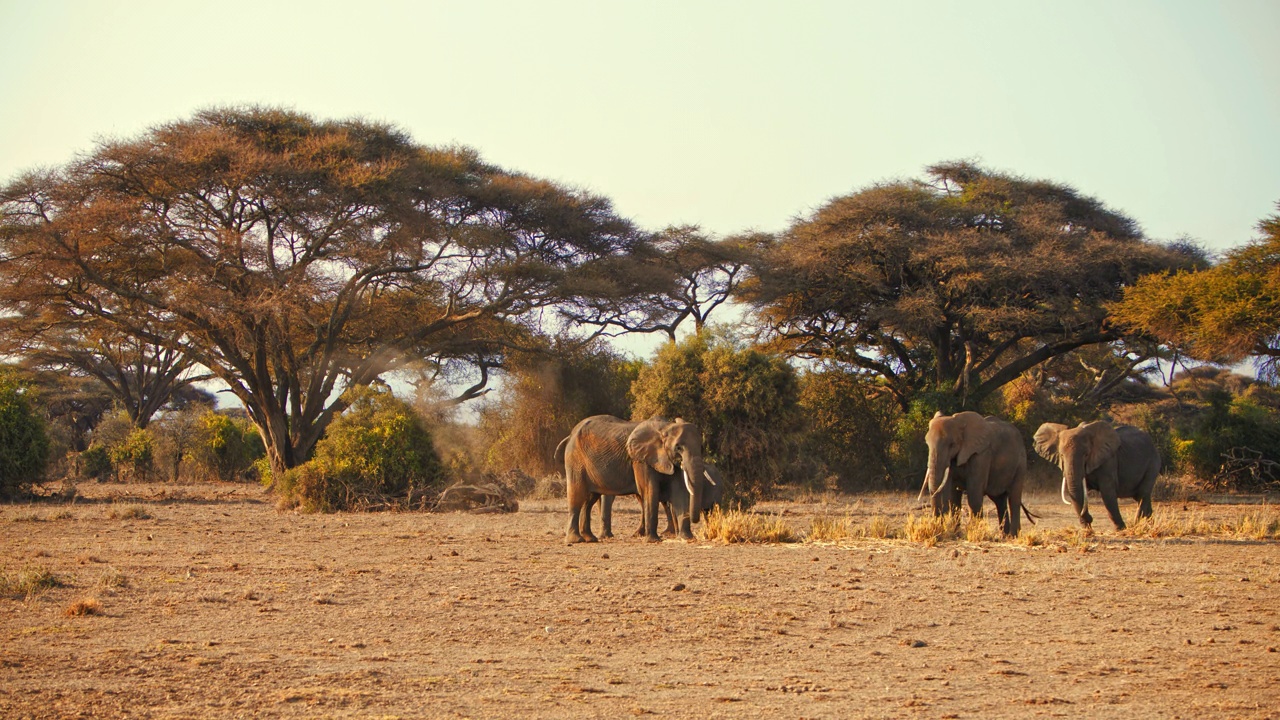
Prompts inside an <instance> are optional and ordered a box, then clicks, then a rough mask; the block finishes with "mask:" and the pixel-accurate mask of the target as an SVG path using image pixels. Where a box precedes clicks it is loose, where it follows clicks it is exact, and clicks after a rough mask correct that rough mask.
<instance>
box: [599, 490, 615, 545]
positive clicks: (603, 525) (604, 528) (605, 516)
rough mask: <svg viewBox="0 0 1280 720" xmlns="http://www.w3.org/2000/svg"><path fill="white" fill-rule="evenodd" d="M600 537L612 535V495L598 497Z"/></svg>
mask: <svg viewBox="0 0 1280 720" xmlns="http://www.w3.org/2000/svg"><path fill="white" fill-rule="evenodd" d="M600 537H602V538H611V537H613V496H612V495H605V496H604V497H603V498H601V499H600Z"/></svg>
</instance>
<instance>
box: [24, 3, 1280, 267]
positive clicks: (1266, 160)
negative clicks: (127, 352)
mask: <svg viewBox="0 0 1280 720" xmlns="http://www.w3.org/2000/svg"><path fill="white" fill-rule="evenodd" d="M1278 31H1280V2H1276V1H1275V0H1257V1H1252V2H1231V1H1223V0H1204V1H1203V2H1174V1H1162V2H1141V1H1136V0H1124V1H1117V0H1106V1H1100V2H1089V1H1084V2H1082V1H1080V0H1071V1H1069V2H1040V1H1030V0H1019V1H1016V2H986V1H982V0H969V1H967V2H885V1H876V2H853V1H846V2H803V1H799V0H793V1H791V2H745V1H737V2H696V1H693V0H683V1H680V2H607V1H603V0H598V1H590V2H587V1H584V2H476V1H468V2H461V1H458V2H377V1H376V0H365V1H363V2H359V3H355V2H349V3H338V2H314V1H308V2H285V1H276V2H272V1H271V0H253V1H252V2H239V1H235V2H200V3H197V2H187V1H181V0H167V1H165V2H143V1H139V0H130V1H128V2H105V1H97V2H88V1H85V2H65V1H63V2H59V1H50V0H40V1H36V0H0V181H4V182H7V181H8V180H11V179H13V178H14V177H15V176H16V175H17V174H18V173H19V172H21V171H23V170H26V169H31V168H33V167H36V166H41V165H59V164H62V163H65V162H67V161H68V160H70V159H71V158H72V157H73V156H74V155H75V154H76V153H77V152H85V151H88V150H90V149H91V148H92V146H93V142H94V140H95V138H100V137H109V136H114V137H131V136H136V135H138V134H140V133H141V132H142V131H144V130H145V129H146V128H148V127H150V126H152V125H155V124H159V123H163V122H168V121H172V120H177V119H181V118H185V117H188V116H190V115H191V113H192V112H194V111H195V110H197V109H199V108H201V107H207V106H211V105H229V104H244V103H258V104H271V105H282V106H287V107H291V108H293V109H295V110H299V111H302V112H305V113H309V114H312V115H315V116H318V117H326V118H338V117H350V116H363V117H366V118H370V119H375V120H381V121H386V122H390V123H392V124H395V125H397V126H399V127H401V128H403V129H404V130H406V131H408V132H409V133H410V134H411V135H412V136H413V137H414V138H415V139H416V140H417V141H418V142H420V143H423V144H427V145H438V144H454V143H456V144H463V145H468V146H471V147H474V148H476V149H477V150H479V151H480V153H481V154H482V156H484V157H485V158H486V159H487V160H489V161H491V162H494V163H497V164H499V165H502V166H504V167H507V168H509V169H513V170H518V171H522V172H526V173H529V174H532V175H536V176H541V177H547V178H552V179H555V180H558V181H561V182H563V183H566V184H570V185H573V186H577V187H582V188H586V189H588V190H591V191H593V192H596V193H600V194H603V195H605V196H608V197H610V198H612V199H613V201H614V202H615V204H616V207H617V209H618V211H619V212H621V213H622V214H623V215H626V216H628V217H631V218H633V219H634V220H636V221H637V222H638V223H640V224H641V225H642V226H644V227H648V228H651V229H658V228H660V227H663V226H665V225H670V224H681V223H692V224H698V225H702V226H703V227H704V228H706V229H707V230H709V231H711V232H714V233H718V234H727V233H734V232H739V231H743V230H748V229H761V230H777V229H781V228H784V227H785V226H786V225H787V224H788V223H789V222H790V220H791V219H792V218H794V217H796V216H798V215H802V214H805V213H808V212H809V211H811V210H813V209H815V208H816V207H818V206H819V205H821V204H822V203H823V202H824V201H826V200H828V199H830V198H832V197H835V196H838V195H843V194H846V193H849V192H852V191H854V190H857V189H859V188H863V187H866V186H867V185H869V184H871V183H873V182H876V181H880V180H886V179H892V178H899V177H918V176H919V175H920V174H921V172H922V170H923V168H924V167H925V166H926V165H928V164H931V163H934V162H938V161H941V160H949V159H957V158H971V159H976V160H979V161H980V162H982V163H983V164H985V165H986V166H988V167H990V168H993V169H998V170H1004V171H1009V172H1013V173H1017V174H1021V175H1025V176H1029V177H1033V178H1042V179H1049V180H1054V181H1058V182H1063V183H1067V184H1069V185H1072V186H1074V187H1076V188H1077V189H1079V190H1081V191H1083V192H1084V193H1086V194H1088V195H1092V196H1095V197H1097V198H1099V199H1101V200H1102V201H1103V202H1105V203H1106V204H1108V205H1109V206H1110V207H1112V208H1115V209H1118V210H1121V211H1123V212H1125V213H1127V214H1129V215H1130V216H1132V217H1133V218H1134V219H1136V220H1137V221H1138V222H1139V223H1141V225H1142V226H1143V228H1144V229H1145V230H1146V232H1147V233H1148V235H1150V236H1151V237H1153V238H1157V239H1172V238H1176V237H1179V236H1182V235H1187V236H1191V237H1194V238H1196V239H1198V240H1200V241H1202V242H1203V243H1205V244H1206V245H1207V246H1208V247H1210V248H1211V249H1215V250H1222V249H1226V248H1229V247H1232V246H1236V245H1239V244H1241V243H1244V242H1246V241H1247V240H1249V239H1250V238H1252V237H1253V236H1254V225H1255V224H1256V223H1257V222H1258V220H1260V219H1261V218H1263V217H1264V216H1267V215H1270V214H1272V213H1274V212H1276V206H1275V203H1276V201H1277V200H1280V41H1277V32H1278Z"/></svg>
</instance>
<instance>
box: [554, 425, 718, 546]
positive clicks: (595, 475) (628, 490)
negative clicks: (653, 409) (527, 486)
mask: <svg viewBox="0 0 1280 720" xmlns="http://www.w3.org/2000/svg"><path fill="white" fill-rule="evenodd" d="M556 457H557V458H561V457H562V458H563V459H564V467H565V484H566V486H567V491H566V495H567V496H568V501H569V527H568V530H567V531H566V533H565V539H566V541H567V542H569V543H571V544H572V543H578V542H596V541H597V539H598V538H596V536H595V535H594V534H593V533H592V532H591V505H592V504H594V502H595V501H596V499H598V498H599V496H601V495H605V496H610V495H639V496H640V502H641V505H642V506H643V509H644V512H643V515H644V518H645V528H646V530H647V531H646V533H645V539H646V540H648V541H650V542H661V541H662V538H660V537H658V533H657V530H656V528H657V525H658V504H659V502H660V501H661V500H662V499H663V498H664V497H669V498H670V502H672V503H673V505H674V506H675V508H674V509H675V511H676V515H677V517H679V519H680V524H681V527H680V535H681V537H684V538H686V539H692V537H693V533H692V532H691V531H690V529H689V525H690V523H695V522H697V521H698V518H699V516H700V514H701V509H700V508H701V505H702V498H703V496H704V495H705V494H706V488H707V486H708V485H709V483H708V482H707V480H706V478H705V476H704V474H703V462H702V433H701V432H700V431H699V430H698V428H697V426H695V425H692V424H690V423H686V422H684V421H683V420H680V419H679V418H677V419H676V420H673V421H667V420H663V419H661V418H650V419H649V420H645V421H644V422H639V423H636V422H628V421H626V420H622V419H620V418H616V417H613V416H611V415H595V416H592V417H589V418H587V419H585V420H583V421H582V422H580V423H578V424H577V426H576V427H574V428H573V431H572V432H571V433H569V437H567V438H565V440H564V441H562V442H561V444H560V446H559V447H557V448H556ZM685 482H687V483H688V487H689V491H688V492H686V493H673V492H672V491H671V485H672V484H673V483H679V484H681V485H684V484H685Z"/></svg>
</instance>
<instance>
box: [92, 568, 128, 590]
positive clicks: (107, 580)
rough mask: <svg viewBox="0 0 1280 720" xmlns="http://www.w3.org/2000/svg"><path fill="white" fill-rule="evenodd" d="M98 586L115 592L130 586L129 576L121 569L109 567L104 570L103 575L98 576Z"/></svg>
mask: <svg viewBox="0 0 1280 720" xmlns="http://www.w3.org/2000/svg"><path fill="white" fill-rule="evenodd" d="M98 587H100V588H102V589H103V590H105V591H107V592H113V591H115V590H119V589H121V588H126V587H129V578H128V577H127V576H126V575H125V574H124V573H122V572H120V571H119V570H116V569H115V568H113V567H109V568H107V569H106V570H104V571H103V573H102V576H101V577H99V578H98Z"/></svg>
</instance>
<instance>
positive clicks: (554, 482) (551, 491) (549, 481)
mask: <svg viewBox="0 0 1280 720" xmlns="http://www.w3.org/2000/svg"><path fill="white" fill-rule="evenodd" d="M566 492H567V488H566V487H565V483H564V477H563V476H561V475H558V474H551V475H543V476H542V477H540V478H538V482H537V483H535V484H534V486H533V489H532V490H530V491H529V494H528V495H526V496H525V497H526V498H528V499H529V500H556V499H559V498H563V497H565V493H566Z"/></svg>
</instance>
